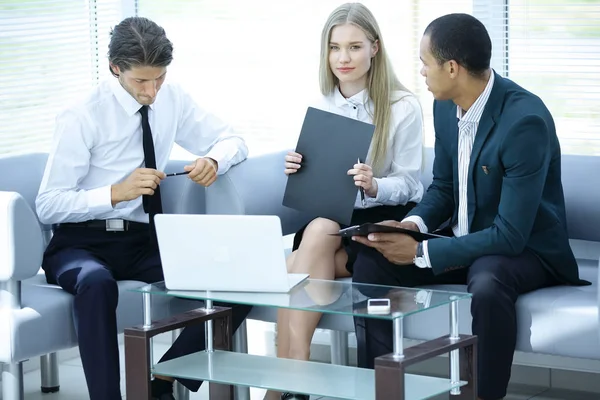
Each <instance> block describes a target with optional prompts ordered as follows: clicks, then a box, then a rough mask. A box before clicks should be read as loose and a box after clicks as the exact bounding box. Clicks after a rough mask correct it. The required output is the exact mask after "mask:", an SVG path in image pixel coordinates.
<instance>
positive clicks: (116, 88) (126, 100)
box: [110, 78, 154, 117]
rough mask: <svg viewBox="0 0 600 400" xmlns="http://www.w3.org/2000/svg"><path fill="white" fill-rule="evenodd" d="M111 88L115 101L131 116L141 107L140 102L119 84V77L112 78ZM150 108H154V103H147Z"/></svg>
mask: <svg viewBox="0 0 600 400" xmlns="http://www.w3.org/2000/svg"><path fill="white" fill-rule="evenodd" d="M110 86H111V90H112V92H113V94H114V95H115V98H116V99H117V102H118V103H119V104H120V105H121V107H123V110H125V112H126V113H127V115H128V116H130V117H131V116H133V115H135V113H137V112H138V111H139V110H140V108H142V104H140V103H138V102H137V101H136V100H135V99H134V98H133V97H132V96H131V95H130V94H129V93H128V92H127V90H125V89H124V88H123V86H121V83H119V79H118V78H117V79H114V80H113V81H112V82H111V85H110ZM148 107H150V109H151V110H153V109H154V104H151V105H149V106H148Z"/></svg>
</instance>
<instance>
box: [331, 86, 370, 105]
mask: <svg viewBox="0 0 600 400" xmlns="http://www.w3.org/2000/svg"><path fill="white" fill-rule="evenodd" d="M367 93H368V92H367V89H363V90H361V91H360V92H358V93H356V94H355V95H354V96H352V97H348V98H347V99H346V98H345V97H344V96H343V95H342V92H340V88H339V87H338V86H336V87H335V89H334V91H333V98H334V100H335V105H336V106H337V107H343V106H345V105H349V106H356V105H361V106H365V104H366V103H367V102H368V101H369V96H368V94H367Z"/></svg>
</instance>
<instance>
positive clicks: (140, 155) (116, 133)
mask: <svg viewBox="0 0 600 400" xmlns="http://www.w3.org/2000/svg"><path fill="white" fill-rule="evenodd" d="M140 107H141V105H140V104H139V103H138V102H137V101H136V100H135V99H134V98H133V97H132V96H131V95H130V94H129V93H127V91H125V89H123V87H122V86H121V85H120V84H119V82H118V80H117V79H112V80H110V81H106V82H103V83H101V84H100V85H98V86H97V87H96V88H95V89H94V90H93V91H92V93H91V94H90V95H89V96H88V97H87V99H86V100H85V101H84V102H82V103H81V104H78V105H76V106H73V107H70V108H68V109H67V110H65V111H64V112H62V113H61V114H60V115H59V116H58V117H57V119H56V130H55V135H54V140H53V144H52V149H51V151H50V155H49V158H48V162H47V165H46V170H45V172H44V177H43V179H42V183H41V186H40V190H39V193H38V196H37V198H36V209H37V213H38V216H39V219H40V221H41V222H42V223H44V224H56V223H63V222H82V221H87V220H92V219H112V218H122V219H126V220H129V221H136V222H145V223H147V222H148V214H146V213H145V212H144V210H143V208H142V198H141V197H139V198H137V199H135V200H131V201H124V202H121V203H118V204H117V205H116V206H115V207H114V208H113V206H112V203H111V186H112V185H114V184H117V183H120V182H121V181H123V180H124V179H125V178H127V177H128V176H129V175H130V174H131V173H132V172H133V171H134V170H135V169H136V168H140V167H143V166H144V150H143V146H142V126H141V115H140V113H139V112H138V110H139V109H140ZM148 114H149V122H150V128H151V130H152V137H153V140H154V150H155V154H156V167H157V169H158V170H159V171H164V169H165V167H166V166H167V162H168V160H169V155H170V153H171V149H172V147H173V144H174V143H177V144H179V145H180V146H182V147H183V148H185V149H186V150H188V151H189V152H191V153H194V154H197V155H200V156H205V157H210V158H212V159H214V160H216V161H217V163H218V164H219V168H218V174H223V173H225V172H226V171H227V170H228V169H229V168H230V167H231V166H233V165H235V164H237V163H239V162H241V161H243V160H244V159H245V158H246V156H247V155H248V149H247V147H246V144H245V142H244V140H243V139H242V138H240V137H238V136H236V135H235V133H234V132H233V130H232V128H231V127H230V126H229V125H227V124H225V123H223V122H222V121H220V120H219V119H218V118H216V117H215V116H213V115H211V114H209V113H208V112H206V111H205V110H203V109H201V108H200V107H198V106H197V105H196V104H195V102H194V101H193V100H192V99H191V97H190V96H189V95H188V94H186V93H185V92H184V91H183V90H182V89H181V88H180V87H179V86H177V85H173V84H168V83H165V84H163V86H162V87H161V89H160V91H159V92H158V94H157V97H156V100H155V102H154V104H152V105H151V106H150V110H149V113H148ZM166 179H176V178H166Z"/></svg>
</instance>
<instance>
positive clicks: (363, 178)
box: [348, 163, 377, 197]
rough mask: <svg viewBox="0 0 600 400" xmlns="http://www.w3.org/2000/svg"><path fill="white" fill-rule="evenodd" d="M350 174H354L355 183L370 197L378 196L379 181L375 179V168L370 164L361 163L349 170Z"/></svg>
mask: <svg viewBox="0 0 600 400" xmlns="http://www.w3.org/2000/svg"><path fill="white" fill-rule="evenodd" d="M348 175H354V184H355V185H356V186H360V187H362V188H363V189H364V190H365V194H366V195H367V196H369V197H377V181H376V180H375V179H373V170H372V169H371V166H370V165H367V164H363V163H359V164H354V167H353V168H352V169H350V170H348Z"/></svg>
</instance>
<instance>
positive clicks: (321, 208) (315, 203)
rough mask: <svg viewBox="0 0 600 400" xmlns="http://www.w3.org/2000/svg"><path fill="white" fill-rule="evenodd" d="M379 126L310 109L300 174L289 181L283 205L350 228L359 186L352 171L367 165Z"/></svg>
mask: <svg viewBox="0 0 600 400" xmlns="http://www.w3.org/2000/svg"><path fill="white" fill-rule="evenodd" d="M374 131H375V125H373V124H368V123H365V122H361V121H357V120H355V119H352V118H347V117H344V116H341V115H338V114H334V113H330V112H327V111H322V110H319V109H316V108H312V107H309V108H308V110H307V112H306V117H305V118H304V123H303V124H302V130H301V132H300V137H299V139H298V144H297V146H296V152H298V153H300V154H302V163H301V167H300V169H299V170H298V172H296V173H294V174H291V175H290V176H289V177H288V181H287V185H286V187H285V193H284V196H283V205H284V206H286V207H290V208H293V209H296V210H300V211H304V212H307V213H308V214H310V215H313V216H316V217H324V218H328V219H331V220H333V221H336V222H338V223H339V224H343V225H350V220H351V218H352V212H353V211H354V202H355V200H356V195H357V193H358V186H356V185H355V184H354V179H353V177H352V176H350V175H348V174H347V173H348V170H349V169H351V168H352V167H353V166H354V164H356V163H357V161H358V160H359V159H360V160H361V162H365V159H366V157H367V153H368V151H369V146H370V144H371V140H372V138H373V132H374Z"/></svg>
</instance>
